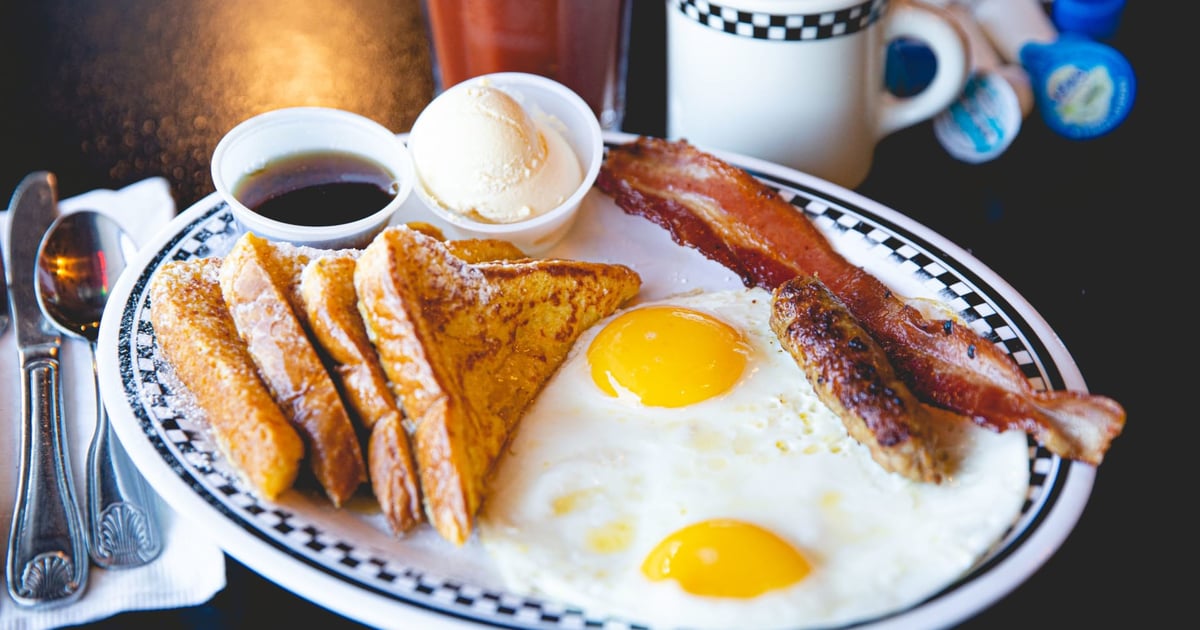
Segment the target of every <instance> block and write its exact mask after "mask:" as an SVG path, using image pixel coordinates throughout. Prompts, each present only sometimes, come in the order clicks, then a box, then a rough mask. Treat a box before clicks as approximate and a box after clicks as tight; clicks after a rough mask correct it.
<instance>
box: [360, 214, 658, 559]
mask: <svg viewBox="0 0 1200 630" xmlns="http://www.w3.org/2000/svg"><path fill="white" fill-rule="evenodd" d="M354 286H355V290H356V292H357V295H358V308H359V310H360V312H361V314H362V318H363V321H364V323H365V324H366V327H367V331H368V334H369V335H370V338H371V340H372V343H373V344H374V346H375V348H376V350H377V352H378V353H379V358H380V360H381V361H382V364H383V368H384V372H385V373H386V374H387V377H388V379H389V381H390V382H391V383H392V386H393V388H394V389H395V391H396V393H397V395H398V397H399V399H400V401H401V404H402V406H403V408H404V411H405V412H406V413H407V414H408V417H409V421H410V422H412V423H413V424H415V427H414V432H413V438H414V442H413V446H414V450H415V452H416V459H417V468H418V471H419V474H420V479H421V491H422V493H423V496H424V506H425V513H426V517H427V518H428V519H429V521H430V522H431V523H432V524H433V526H434V528H435V529H436V530H437V531H438V533H439V534H440V535H441V536H442V537H443V538H445V539H446V540H448V541H450V542H452V543H454V544H456V545H459V546H461V545H462V544H464V543H465V542H466V540H467V539H468V538H469V536H470V535H471V532H472V530H473V527H474V521H475V516H476V513H477V511H478V509H479V506H480V505H481V503H482V501H483V496H484V492H485V483H486V477H487V475H488V473H489V472H490V471H491V469H492V467H493V465H494V463H495V461H496V459H497V457H498V456H499V454H500V451H501V449H502V448H503V445H504V444H505V442H506V441H507V440H508V437H509V435H510V433H511V432H512V431H513V430H514V428H515V427H516V425H517V422H518V421H519V419H520V418H521V416H522V415H523V414H524V412H525V411H526V409H527V408H528V407H529V405H530V404H531V403H532V401H533V400H534V397H535V396H537V394H538V393H539V392H540V391H541V389H542V387H543V386H544V385H545V384H546V382H547V380H548V379H549V378H550V376H551V375H552V374H553V373H554V372H555V371H556V370H557V369H558V367H559V366H560V365H561V363H562V361H563V360H564V359H565V358H566V355H567V353H568V351H569V350H570V349H571V346H572V345H573V344H574V343H575V341H576V339H577V338H578V337H579V335H580V334H581V333H582V332H583V331H584V330H586V329H587V328H588V327H590V326H591V325H593V324H594V323H596V322H597V321H599V320H600V319H602V318H603V317H606V316H608V315H610V314H611V313H613V312H614V311H616V310H617V309H618V308H619V307H620V306H622V305H623V304H625V303H626V302H627V301H628V300H630V299H631V298H633V297H634V296H635V295H636V294H637V292H638V290H639V288H640V287H641V278H640V277H639V276H638V275H637V273H636V272H634V271H633V270H632V269H630V268H628V267H625V266H623V265H615V264H605V263H595V262H584V261H571V260H556V259H522V260H515V261H501V262H477V263H469V262H467V261H464V260H462V259H461V258H458V257H456V256H455V255H454V254H453V253H452V251H451V249H450V247H449V246H448V245H447V244H445V243H442V242H440V241H439V240H438V239H436V238H433V237H430V236H428V235H426V234H423V233H421V232H418V231H416V230H413V229H410V228H408V227H405V226H392V227H389V228H387V229H385V230H384V231H383V232H381V233H380V234H379V235H378V236H376V237H375V239H374V240H373V241H372V242H371V244H370V245H368V246H367V248H366V249H365V250H364V251H363V253H362V255H361V256H360V257H359V258H358V260H357V262H356V266H355V273H354Z"/></svg>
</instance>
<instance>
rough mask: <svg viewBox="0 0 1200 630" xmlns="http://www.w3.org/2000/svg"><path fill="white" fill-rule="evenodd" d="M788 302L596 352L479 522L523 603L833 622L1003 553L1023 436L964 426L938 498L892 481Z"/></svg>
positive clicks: (707, 622) (520, 437) (554, 383)
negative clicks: (798, 341)
mask: <svg viewBox="0 0 1200 630" xmlns="http://www.w3.org/2000/svg"><path fill="white" fill-rule="evenodd" d="M770 297H771V296H770V294H769V293H768V292H766V291H764V290H762V289H749V290H742V289H739V290H729V291H721V292H711V293H697V294H690V295H686V296H680V297H676V298H671V299H665V300H662V301H658V302H652V303H645V304H640V305H637V306H635V307H632V308H630V309H627V310H625V311H623V312H620V313H617V314H615V315H613V316H611V317H609V318H607V319H605V320H603V321H601V322H600V323H599V324H597V325H596V326H595V327H593V328H592V329H590V330H589V331H588V332H587V333H585V334H584V335H583V336H582V337H581V338H580V340H579V342H578V343H577V344H576V346H575V347H574V348H573V349H572V351H571V353H570V354H569V355H568V357H567V360H566V361H565V362H564V363H563V365H562V367H561V368H560V369H559V371H558V372H557V373H556V374H555V376H554V378H552V379H551V381H550V382H549V383H548V384H547V386H546V387H545V389H544V390H543V392H542V393H541V395H540V396H539V397H538V399H537V400H536V401H535V403H534V405H533V406H532V408H531V409H530V411H529V412H528V413H527V414H526V416H525V417H524V418H523V419H522V421H521V423H520V425H519V427H518V429H517V432H516V434H515V435H514V436H513V438H512V440H511V441H510V443H509V445H508V447H507V449H506V450H505V452H504V453H503V455H502V457H501V459H500V461H499V462H498V464H497V468H496V470H495V474H494V475H493V477H492V479H491V481H490V487H489V492H488V498H487V500H486V502H485V504H484V507H483V511H482V513H481V515H480V522H479V540H480V542H481V543H482V545H483V547H484V548H485V550H486V551H487V553H488V555H489V557H490V558H491V559H492V560H493V561H494V564H495V566H496V567H497V570H498V572H499V574H500V575H501V577H502V578H503V579H504V580H505V582H506V584H507V587H508V588H511V589H513V590H515V591H518V592H527V593H532V594H535V595H537V596H540V597H544V598H547V599H550V600H557V601H559V602H562V603H564V604H567V605H572V606H580V607H582V608H583V609H584V611H585V612H587V613H588V614H591V615H600V616H610V615H611V616H616V617H619V618H624V619H626V620H629V621H631V622H634V623H647V624H652V625H663V626H687V627H691V628H728V627H738V628H755V627H757V628H776V627H788V628H795V627H804V626H822V625H829V624H838V623H847V622H852V621H856V620H864V619H869V618H871V617H874V616H877V615H881V614H884V613H887V612H891V611H895V610H897V609H900V608H903V607H906V606H910V605H913V604H915V603H918V602H920V601H921V600H923V599H925V598H927V597H929V596H931V595H933V594H935V593H937V592H938V591H939V590H941V589H943V588H945V587H946V586H947V585H949V584H951V583H952V582H954V581H955V580H956V579H957V578H959V577H961V576H963V575H964V574H965V573H966V572H967V571H969V570H970V569H971V567H972V566H973V565H974V564H975V563H977V562H978V561H979V559H980V558H981V557H982V556H983V555H984V554H985V553H986V552H987V551H988V549H989V548H990V547H991V546H992V545H994V544H995V543H996V542H997V541H998V540H1000V539H1001V538H1002V536H1003V535H1004V533H1005V531H1006V530H1007V528H1008V527H1010V526H1011V525H1012V524H1013V523H1014V522H1015V519H1016V518H1017V516H1018V514H1019V512H1020V509H1021V505H1022V503H1023V502H1024V500H1025V496H1026V492H1027V489H1028V482H1029V470H1028V469H1029V447H1028V443H1027V440H1026V438H1025V436H1024V434H1020V433H1006V434H996V433H992V432H988V431H985V430H982V429H978V428H975V427H973V426H970V425H968V424H966V423H962V424H960V425H958V426H953V427H946V428H945V429H944V430H943V432H942V433H941V434H940V436H939V437H940V439H941V441H942V443H943V444H944V445H945V446H946V448H947V449H949V451H950V456H951V458H952V461H954V462H956V466H955V468H954V470H953V474H952V476H951V478H950V479H948V480H947V481H945V482H943V483H942V484H940V485H934V484H921V483H915V482H912V481H909V480H907V479H905V478H904V477H902V476H900V475H898V474H893V473H888V472H886V471H884V470H883V469H882V468H880V467H879V466H878V465H877V464H876V463H875V462H874V461H873V460H872V459H871V457H870V453H869V452H868V450H867V449H866V448H865V447H863V446H862V445H860V444H858V443H857V442H855V441H854V440H853V439H851V438H850V437H849V436H848V435H847V433H846V430H845V428H844V427H843V425H842V423H841V421H840V419H839V418H838V417H837V416H836V415H834V414H833V413H832V412H831V411H830V410H829V409H828V408H827V407H826V406H825V405H824V404H822V403H821V402H820V401H819V400H818V398H817V396H816V394H815V393H814V392H813V389H812V387H811V386H810V385H809V384H808V382H807V380H806V379H805V377H804V374H803V372H802V371H801V370H800V368H799V366H797V365H796V363H795V361H794V360H793V359H792V358H791V356H790V355H789V354H788V353H787V352H786V351H785V350H784V349H783V348H782V347H781V346H780V344H779V341H778V339H777V338H776V337H775V336H774V334H773V333H772V332H771V330H770V328H769V326H768V321H769V316H770Z"/></svg>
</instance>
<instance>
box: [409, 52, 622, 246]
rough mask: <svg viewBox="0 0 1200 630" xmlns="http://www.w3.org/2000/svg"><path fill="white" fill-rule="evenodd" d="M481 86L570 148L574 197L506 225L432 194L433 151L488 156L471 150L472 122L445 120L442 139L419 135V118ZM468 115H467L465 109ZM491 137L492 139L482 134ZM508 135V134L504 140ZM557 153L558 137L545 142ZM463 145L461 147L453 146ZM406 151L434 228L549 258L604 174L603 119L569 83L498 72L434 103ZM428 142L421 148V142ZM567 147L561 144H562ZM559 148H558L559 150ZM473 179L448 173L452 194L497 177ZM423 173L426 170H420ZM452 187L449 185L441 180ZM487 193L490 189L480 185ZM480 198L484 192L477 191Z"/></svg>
mask: <svg viewBox="0 0 1200 630" xmlns="http://www.w3.org/2000/svg"><path fill="white" fill-rule="evenodd" d="M478 86H488V87H492V88H496V89H498V90H500V91H503V92H504V93H505V94H507V95H509V96H511V97H512V99H513V100H515V101H516V102H517V103H518V104H519V105H520V106H521V108H522V109H523V110H524V111H525V112H526V113H527V114H529V117H530V118H531V119H532V120H533V122H534V123H536V124H538V125H539V127H540V129H541V131H543V132H546V133H547V134H550V133H553V134H555V135H558V136H559V137H561V138H562V139H563V140H565V141H566V146H567V147H569V149H570V152H572V153H573V154H574V157H575V158H576V159H577V160H578V165H579V172H580V180H579V182H578V185H576V186H575V187H573V188H571V189H570V191H569V194H567V193H566V192H564V193H563V196H562V199H561V201H559V202H558V203H557V204H556V205H553V206H550V207H545V208H541V209H539V211H537V212H535V213H533V214H532V215H530V216H528V217H522V218H518V219H507V220H503V221H499V220H489V219H486V218H481V217H480V216H479V215H477V214H473V213H464V212H462V209H461V208H452V207H448V205H447V204H446V203H445V202H444V200H442V199H439V197H438V196H437V194H435V191H433V190H431V189H430V186H429V184H430V179H429V169H430V163H429V162H422V160H423V159H425V158H426V156H427V155H429V154H430V153H431V152H435V151H442V152H446V151H452V152H454V153H453V154H447V153H443V156H442V157H443V158H444V160H452V159H454V158H453V155H480V154H484V153H488V151H487V150H485V149H484V148H482V147H478V148H475V147H471V146H470V140H471V139H470V138H469V136H471V135H472V131H473V130H475V129H476V127H474V126H473V125H474V123H473V122H471V121H464V124H463V125H462V128H461V129H454V127H455V126H454V125H452V124H451V125H447V124H445V122H443V123H439V124H438V125H437V126H438V127H439V128H442V129H446V128H447V127H449V129H450V130H451V132H450V134H448V135H452V136H454V137H453V138H450V139H449V140H450V143H449V144H447V142H446V140H447V138H445V137H443V136H440V135H439V133H436V132H432V131H430V132H425V131H422V130H421V129H420V125H421V124H422V118H423V117H426V116H427V115H428V113H429V111H430V110H431V109H432V108H433V107H435V106H437V100H441V99H452V98H454V96H455V93H456V92H459V91H463V90H470V89H472V88H476V87H478ZM467 109H470V107H468V108H467ZM480 135H487V134H480ZM500 135H504V134H500ZM542 139H543V140H544V141H546V143H547V144H548V145H549V146H550V147H551V149H553V147H554V145H555V140H554V139H547V138H542ZM458 141H462V143H461V144H462V145H464V146H461V147H459V146H457V145H456V144H455V143H456V142H458ZM407 142H408V148H409V150H410V152H411V154H412V157H413V162H414V170H415V175H416V181H415V183H414V189H415V193H416V196H417V197H418V198H419V199H420V200H421V201H422V202H423V205H424V207H425V208H426V209H427V210H428V211H429V214H430V215H432V220H430V221H429V222H430V223H433V224H434V225H436V226H438V227H439V228H441V229H442V230H443V231H444V232H445V233H446V235H447V237H448V238H488V239H500V240H506V241H509V242H511V243H513V244H514V245H516V246H517V247H519V248H520V249H521V250H522V251H524V252H525V253H526V254H529V255H531V256H537V255H540V254H543V253H545V252H546V251H547V250H549V249H551V248H552V247H553V246H554V245H555V244H557V243H558V242H559V241H560V240H561V239H562V238H563V237H564V236H565V235H566V233H567V232H568V231H569V230H570V228H571V226H572V225H573V224H574V221H575V217H576V216H577V213H578V211H579V208H580V205H581V204H582V203H583V201H584V198H585V197H586V196H587V194H588V192H589V191H590V190H591V188H592V185H593V184H594V183H595V181H596V177H597V176H598V175H599V173H600V165H601V161H602V159H603V153H604V139H603V136H602V132H601V129H600V123H599V120H597V118H596V115H595V114H594V113H593V111H592V109H591V108H590V107H588V105H587V103H586V102H585V101H584V100H583V98H582V97H580V96H579V95H578V94H576V93H575V92H574V91H572V90H571V89H570V88H568V87H566V86H565V85H563V84H561V83H559V82H557V81H555V80H553V79H550V78H547V77H544V76H541V75H536V74H528V73H523V72H500V73H494V74H487V75H483V76H480V77H476V78H473V79H469V80H467V81H464V82H462V83H458V84H456V85H454V86H453V87H451V88H449V89H447V90H446V91H444V92H442V93H441V94H440V95H439V96H438V97H437V99H436V100H435V101H434V102H432V103H430V105H429V106H427V107H426V109H425V110H424V111H422V112H421V115H420V116H418V118H417V120H416V122H415V123H414V124H413V131H412V132H411V133H409V135H408V137H407ZM422 142H423V143H428V144H429V145H430V146H429V147H422V146H420V145H419V144H417V143H422ZM559 146H560V147H562V145H561V144H559ZM560 150H561V149H560ZM482 166H483V168H484V170H485V171H488V172H481V173H472V172H466V171H457V170H455V169H446V170H449V171H452V172H454V173H455V174H456V175H458V179H457V181H451V182H448V183H449V186H446V188H449V189H451V190H452V191H453V192H454V193H455V194H457V193H459V192H461V188H460V186H459V185H458V184H459V182H468V183H469V182H476V183H478V182H486V181H492V180H494V179H495V174H496V173H495V171H494V170H488V169H489V167H488V166H487V165H482ZM423 169H425V170H424V172H423ZM443 183H447V182H443ZM483 188H486V186H483ZM480 195H483V193H480Z"/></svg>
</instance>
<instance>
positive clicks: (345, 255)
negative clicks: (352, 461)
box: [272, 225, 526, 534]
mask: <svg viewBox="0 0 1200 630" xmlns="http://www.w3.org/2000/svg"><path fill="white" fill-rule="evenodd" d="M414 229H420V230H421V231H422V232H424V233H426V234H429V235H430V236H433V237H435V238H438V239H439V240H440V239H442V238H444V237H443V235H442V233H441V231H440V230H437V229H436V228H434V227H433V226H425V225H419V226H414ZM272 245H273V247H274V251H275V255H277V256H282V257H285V258H287V259H288V260H285V261H283V262H281V266H284V267H285V268H287V269H289V270H290V271H291V272H292V273H295V272H296V266H297V265H296V263H297V262H299V261H307V264H305V265H304V267H303V269H302V270H300V272H299V277H298V278H297V279H296V280H295V281H294V284H295V285H296V286H297V287H298V290H297V295H298V296H299V297H298V298H297V299H298V303H299V306H297V305H296V303H295V302H294V303H293V306H294V307H296V308H298V309H299V311H301V312H303V313H304V317H302V320H303V322H304V324H305V328H306V329H307V330H308V332H309V333H310V335H311V337H312V339H313V340H314V341H315V342H316V344H317V346H318V350H319V351H320V352H322V353H323V354H324V356H325V358H326V360H327V366H328V368H329V371H330V375H331V376H332V377H333V378H334V380H335V381H336V382H337V383H338V384H339V385H340V387H341V391H342V395H343V399H344V400H345V401H346V404H347V405H349V407H350V409H351V410H352V411H354V415H355V417H356V418H357V419H358V420H359V421H360V422H361V424H362V426H363V427H364V428H365V429H366V430H368V431H369V432H370V434H369V437H368V438H367V469H368V475H367V476H368V478H369V479H370V482H371V487H372V491H373V492H374V494H375V498H376V500H377V501H378V503H379V506H380V509H381V510H382V512H383V514H384V517H385V518H386V520H387V522H388V526H389V527H390V528H391V530H392V532H393V533H395V534H404V533H405V532H407V531H409V530H411V529H412V528H413V527H414V526H416V524H417V523H419V522H421V520H423V519H422V512H421V494H420V482H419V480H418V478H417V468H416V462H415V460H414V458H413V455H412V448H411V446H410V440H409V434H408V430H409V427H408V425H407V423H405V422H404V420H405V417H404V414H403V412H402V410H401V409H400V406H399V404H398V403H397V402H396V398H395V395H394V394H393V392H392V390H391V388H390V385H389V383H388V380H387V375H386V374H384V371H383V366H382V364H380V362H379V356H378V354H377V353H376V352H375V348H374V346H372V345H371V340H370V339H369V338H368V336H367V329H366V325H365V324H364V323H363V321H362V317H361V315H360V314H359V312H358V296H357V293H356V292H355V290H354V267H355V260H354V259H355V258H356V257H357V254H358V251H357V250H340V251H336V252H329V253H323V252H313V251H308V250H306V249H303V248H295V247H290V246H287V245H286V244H272ZM447 247H448V248H449V249H450V251H451V252H452V253H453V254H454V255H455V256H457V257H459V258H462V259H464V260H467V261H468V262H473V261H475V260H498V259H504V258H525V257H526V256H525V253H524V252H522V251H521V250H520V249H519V248H517V246H515V245H513V244H512V243H510V242H508V241H500V240H493V239H465V240H457V241H451V242H448V243H447Z"/></svg>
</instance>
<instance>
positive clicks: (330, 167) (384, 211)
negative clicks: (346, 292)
mask: <svg viewBox="0 0 1200 630" xmlns="http://www.w3.org/2000/svg"><path fill="white" fill-rule="evenodd" d="M212 179H213V184H214V185H215V187H216V189H217V192H218V193H219V194H220V196H221V197H222V198H223V200H224V201H225V202H226V203H227V204H228V205H229V207H230V209H231V210H232V212H233V215H234V218H235V219H236V220H237V222H238V223H239V224H240V225H241V227H242V228H243V229H244V230H246V231H249V232H253V233H255V234H257V235H259V236H261V237H263V238H266V239H269V240H273V241H286V242H289V243H293V244H296V245H306V246H310V247H319V248H323V249H341V248H361V247H365V246H366V245H367V244H369V243H370V241H371V239H372V238H374V237H375V235H377V234H378V233H379V232H380V231H382V230H383V228H385V227H387V225H388V223H390V222H391V220H392V217H393V216H394V215H395V213H396V211H397V210H398V209H399V208H400V207H401V206H402V205H404V202H405V201H406V200H407V199H408V197H409V195H410V194H411V192H412V189H413V180H414V175H413V168H412V158H411V157H410V156H409V153H408V148H407V147H406V146H405V144H404V142H403V140H401V139H400V138H399V137H398V136H397V135H396V134H395V133H393V132H392V131H390V130H388V129H387V128H386V127H384V126H383V125H381V124H379V123H378V122H375V121H373V120H371V119H369V118H366V117H364V116H361V115H359V114H355V113H352V112H348V111H343V110H339V109H331V108H326V107H290V108H283V109H276V110H271V111H268V112H265V113H262V114H259V115H257V116H254V117H252V118H249V119H247V120H245V121H243V122H241V123H239V124H238V125H236V126H235V127H234V128H233V129H231V130H230V131H229V132H228V133H226V134H225V136H224V137H222V138H221V140H220V142H218V143H217V147H216V149H215V150H214V151H213V156H212Z"/></svg>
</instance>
